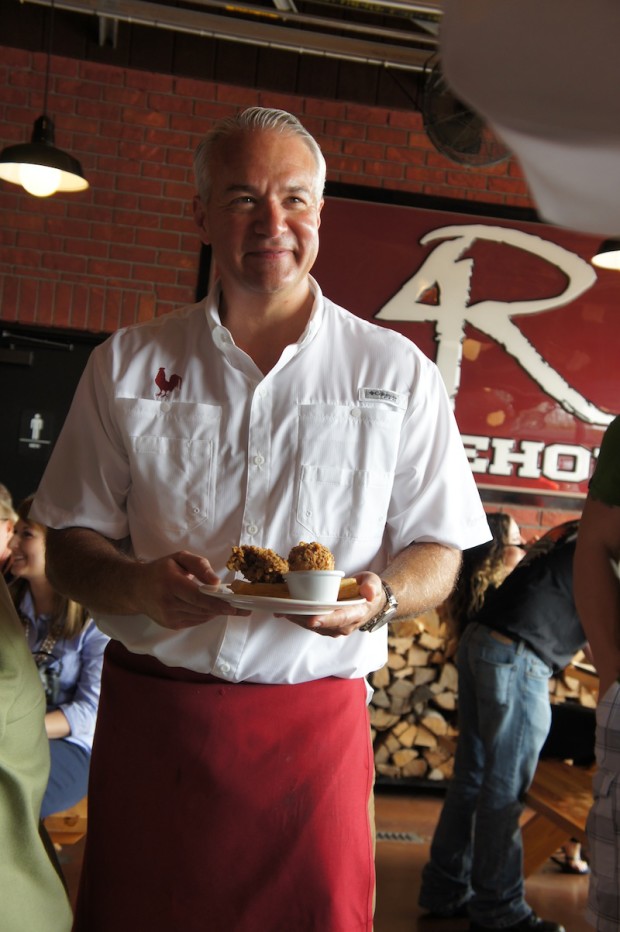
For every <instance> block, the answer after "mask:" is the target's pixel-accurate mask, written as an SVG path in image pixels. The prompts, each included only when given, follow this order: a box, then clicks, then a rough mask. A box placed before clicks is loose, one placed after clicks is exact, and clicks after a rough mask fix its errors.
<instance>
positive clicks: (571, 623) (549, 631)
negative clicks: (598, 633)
mask: <svg viewBox="0 0 620 932" xmlns="http://www.w3.org/2000/svg"><path fill="white" fill-rule="evenodd" d="M566 527H567V529H568V531H569V532H570V533H566V534H565V536H559V539H554V536H553V535H554V532H555V529H554V532H551V533H550V535H546V536H545V537H543V538H541V540H540V541H538V542H537V543H536V544H535V545H534V547H533V548H532V551H531V552H530V553H528V554H527V556H526V557H525V558H524V559H523V560H522V561H521V563H519V564H518V566H517V567H516V569H514V570H513V571H512V573H511V574H510V575H509V576H507V577H506V579H505V580H504V582H503V583H502V584H501V586H499V587H498V588H497V589H495V590H493V591H489V594H488V595H487V597H486V599H485V602H484V605H483V606H482V608H481V609H480V611H479V612H478V613H477V614H476V615H474V617H473V618H472V619H471V622H479V623H480V624H483V625H487V626H488V627H490V628H493V629H494V630H495V631H499V632H501V633H503V634H506V635H508V636H509V637H512V638H514V639H517V640H519V639H520V640H523V641H525V642H526V643H527V644H528V646H529V647H531V649H532V650H533V651H535V653H536V654H538V656H539V657H540V658H541V659H542V660H544V661H545V663H547V664H549V666H550V667H552V668H553V670H555V671H557V670H562V669H564V667H565V666H566V665H567V664H568V663H570V661H571V659H572V657H573V656H574V655H575V653H576V652H577V651H578V650H579V649H580V648H581V647H583V646H584V644H585V643H586V636H585V634H584V632H583V628H582V627H581V622H580V621H579V617H578V615H577V609H576V607H575V601H574V599H573V556H574V553H575V542H576V529H575V524H574V522H571V524H570V525H568V524H567V525H566ZM555 537H556V538H557V537H558V534H557V532H555Z"/></svg>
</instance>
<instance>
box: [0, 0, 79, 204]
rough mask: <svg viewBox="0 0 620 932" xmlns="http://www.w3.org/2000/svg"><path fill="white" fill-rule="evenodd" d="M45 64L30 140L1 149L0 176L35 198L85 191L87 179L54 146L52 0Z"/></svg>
mask: <svg viewBox="0 0 620 932" xmlns="http://www.w3.org/2000/svg"><path fill="white" fill-rule="evenodd" d="M50 5H51V9H52V15H51V21H50V31H49V37H48V43H47V59H46V64H45V91H44V95H43V113H42V114H41V116H40V117H39V118H38V119H36V120H35V121H34V127H33V130H32V137H31V139H30V142H26V143H21V144H18V145H16V146H7V147H6V149H3V150H2V152H0V178H3V179H4V180H5V181H10V182H11V184H20V185H21V186H22V187H23V188H25V190H26V191H28V193H29V194H33V195H34V196H35V197H49V196H50V194H55V193H56V191H85V190H86V188H88V181H87V180H86V178H85V177H84V172H83V171H82V166H81V165H80V163H79V162H78V160H77V159H74V158H73V156H72V155H69V154H68V153H67V152H63V151H62V149H57V148H56V146H55V145H54V122H53V120H52V119H51V117H50V116H48V113H47V92H48V86H49V73H50V52H51V47H52V37H53V34H54V0H52V2H51V4H50Z"/></svg>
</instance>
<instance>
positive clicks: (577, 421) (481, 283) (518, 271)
mask: <svg viewBox="0 0 620 932" xmlns="http://www.w3.org/2000/svg"><path fill="white" fill-rule="evenodd" d="M465 210H466V208H465V207H464V212H463V213H454V212H447V211H443V210H439V209H438V210H436V209H432V210H429V209H423V208H420V207H409V206H401V205H395V204H385V203H376V202H370V201H365V200H354V199H349V198H348V197H343V198H340V197H328V198H327V199H326V204H325V207H324V208H323V215H322V224H321V231H320V232H321V249H320V253H319V258H318V260H317V263H316V265H315V268H314V270H313V274H314V275H315V277H316V278H317V280H318V281H319V283H320V285H321V288H322V289H323V292H324V293H325V294H326V295H327V296H328V297H329V298H331V299H332V300H333V301H336V302H337V303H338V304H341V305H343V306H344V307H346V308H347V309H348V310H350V311H352V312H353V313H355V314H358V315H359V316H360V317H364V318H366V319H368V320H373V321H375V322H376V323H379V324H381V325H383V326H388V327H392V328H393V329H395V330H398V331H399V332H401V333H402V334H404V335H405V336H406V337H408V338H409V339H411V340H412V341H413V342H414V343H416V344H417V345H418V346H419V347H420V349H421V350H422V351H423V352H424V353H426V355H427V356H429V357H430V358H431V359H432V360H434V361H435V362H436V363H437V365H438V366H439V369H440V371H441V374H442V377H443V379H444V382H445V384H446V388H447V390H448V393H449V394H450V396H451V397H452V399H453V402H454V410H455V415H456V419H457V422H458V425H459V428H460V431H461V434H462V436H463V441H464V443H465V447H466V449H467V452H468V456H469V459H470V462H471V465H472V469H473V472H474V475H475V478H476V481H477V483H478V486H479V487H480V488H481V489H483V488H502V489H509V490H513V491H514V490H521V491H527V492H537V493H550V494H556V495H558V494H559V495H571V496H574V495H575V494H578V495H585V493H586V490H587V480H588V478H589V476H590V475H591V472H592V467H593V464H594V460H595V457H596V455H597V453H598V448H599V446H600V441H601V437H602V435H603V432H604V429H605V427H606V426H607V424H608V423H609V422H610V420H611V419H612V417H613V416H614V415H615V414H616V413H618V412H620V380H619V379H618V376H617V372H616V366H617V362H616V358H617V357H616V352H617V348H618V346H620V272H613V271H605V270H595V269H594V267H593V266H592V265H591V264H590V262H589V259H590V257H591V256H592V255H593V253H594V251H595V249H596V248H597V247H598V246H599V244H600V239H597V238H594V237H592V236H589V235H585V234H580V233H574V232H572V231H567V230H563V229H560V228H557V227H553V226H549V225H546V224H541V223H536V222H533V221H521V220H513V219H505V218H502V217H501V216H484V217H480V216H478V215H472V214H468V213H466V212H465Z"/></svg>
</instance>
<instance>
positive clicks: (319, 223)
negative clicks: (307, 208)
mask: <svg viewBox="0 0 620 932" xmlns="http://www.w3.org/2000/svg"><path fill="white" fill-rule="evenodd" d="M324 204H325V201H324V199H323V198H321V202H320V204H319V206H318V208H317V212H316V217H317V223H316V225H317V228H318V227H320V226H321V211H322V210H323V205H324Z"/></svg>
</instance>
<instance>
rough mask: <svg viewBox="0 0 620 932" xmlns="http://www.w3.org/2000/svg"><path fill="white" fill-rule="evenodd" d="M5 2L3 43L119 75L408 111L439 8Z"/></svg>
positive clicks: (293, 1) (276, 2) (274, 2)
mask: <svg viewBox="0 0 620 932" xmlns="http://www.w3.org/2000/svg"><path fill="white" fill-rule="evenodd" d="M53 6H54V11H53V13H52V9H51V7H52V0H3V2H2V4H1V5H0V37H1V38H0V42H2V43H3V44H6V45H9V46H15V47H18V48H27V49H31V50H47V48H48V43H49V34H50V27H51V23H52V15H53V36H52V38H53V42H52V49H51V51H52V54H57V55H64V56H66V57H74V58H80V59H84V60H89V61H97V62H105V63H108V64H115V65H119V66H123V67H130V68H138V69H144V70H150V71H157V72H164V73H169V74H180V75H184V76H190V77H197V78H200V79H204V80H213V81H218V82H222V83H229V84H234V85H240V86H243V87H252V88H259V89H263V90H270V91H277V92H279V93H287V94H288V93H290V94H299V95H309V96H314V97H319V98H324V99H333V100H344V101H349V102H353V103H361V104H370V105H373V106H385V107H393V108H404V109H412V108H413V109H418V100H419V86H420V78H421V75H422V74H423V72H424V68H425V67H426V65H427V63H428V62H429V61H430V60H432V58H433V56H434V55H435V53H436V50H437V33H438V29H439V23H440V18H441V11H440V0H420V2H417V3H415V2H409V0H258V2H252V3H244V2H236V0H231V2H227V0H191V2H186V0H53Z"/></svg>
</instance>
